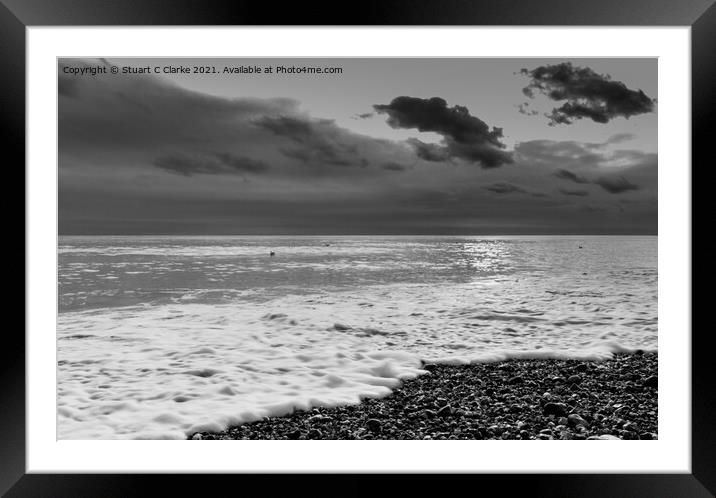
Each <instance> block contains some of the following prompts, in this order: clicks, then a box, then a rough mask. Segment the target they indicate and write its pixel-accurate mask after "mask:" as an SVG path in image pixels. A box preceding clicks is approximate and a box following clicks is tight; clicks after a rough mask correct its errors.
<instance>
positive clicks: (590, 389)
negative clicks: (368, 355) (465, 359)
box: [188, 351, 658, 440]
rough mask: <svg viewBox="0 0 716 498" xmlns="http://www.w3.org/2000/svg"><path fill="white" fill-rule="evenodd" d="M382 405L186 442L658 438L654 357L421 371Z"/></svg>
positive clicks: (290, 418)
mask: <svg viewBox="0 0 716 498" xmlns="http://www.w3.org/2000/svg"><path fill="white" fill-rule="evenodd" d="M423 368H424V369H425V370H427V371H428V373H427V374H424V375H421V376H419V377H417V378H415V379H410V380H406V381H403V383H402V384H401V386H399V387H397V388H396V389H394V390H393V392H392V393H391V394H389V395H388V396H386V397H383V398H372V399H365V400H363V401H362V402H361V403H359V404H356V405H348V406H339V407H332V408H325V407H319V408H313V409H311V410H308V411H297V412H294V413H292V414H290V415H286V416H283V417H267V418H264V419H262V420H259V421H255V422H251V423H246V424H243V425H239V426H235V427H230V428H228V429H227V430H225V431H222V432H218V433H209V432H197V433H194V434H191V435H189V437H188V439H195V440H199V439H201V440H206V439H208V440H212V439H256V440H263V439H268V440H276V439H278V440H281V439H283V440H286V439H294V440H296V439H300V440H314V439H334V440H344V439H389V440H401V439H411V440H415V439H466V440H469V439H473V440H474V439H522V440H537V439H542V440H550V439H578V440H579V439H657V437H658V435H657V429H658V415H657V406H658V403H657V401H658V395H657V384H658V380H657V372H658V353H644V352H642V351H637V352H635V353H619V354H615V355H614V357H613V358H611V359H607V360H603V361H591V360H571V359H570V360H557V359H510V360H506V361H499V362H494V363H473V364H470V365H443V364H426V365H424V367H423Z"/></svg>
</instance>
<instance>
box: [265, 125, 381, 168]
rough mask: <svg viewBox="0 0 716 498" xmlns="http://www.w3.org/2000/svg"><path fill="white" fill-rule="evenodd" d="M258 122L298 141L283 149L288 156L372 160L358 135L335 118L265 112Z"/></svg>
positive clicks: (321, 161)
mask: <svg viewBox="0 0 716 498" xmlns="http://www.w3.org/2000/svg"><path fill="white" fill-rule="evenodd" d="M254 124H256V125H257V126H259V127H262V128H265V129H267V130H270V131H271V132H273V133H274V134H276V135H279V136H281V137H285V138H287V139H289V140H290V141H292V142H294V143H295V144H296V145H295V146H293V147H289V148H281V149H280V151H281V153H282V154H283V155H285V156H286V157H290V158H293V159H298V160H300V161H303V162H305V163H309V162H310V163H312V164H313V165H332V166H360V167H365V166H367V165H368V160H367V159H366V158H365V157H364V156H363V155H362V154H361V153H360V152H359V150H358V145H357V143H356V140H355V139H356V138H357V137H356V136H351V134H350V133H347V132H345V131H344V130H341V129H340V128H338V127H337V126H336V125H335V122H334V121H333V120H332V119H316V118H309V117H304V116H264V117H261V118H259V119H257V120H255V121H254Z"/></svg>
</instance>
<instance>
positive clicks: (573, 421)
mask: <svg viewBox="0 0 716 498" xmlns="http://www.w3.org/2000/svg"><path fill="white" fill-rule="evenodd" d="M567 423H568V425H570V426H572V427H578V426H580V425H581V426H584V427H589V423H588V422H587V421H586V420H584V419H583V418H582V417H581V416H580V415H579V414H578V413H572V414H571V415H569V416H568V417H567Z"/></svg>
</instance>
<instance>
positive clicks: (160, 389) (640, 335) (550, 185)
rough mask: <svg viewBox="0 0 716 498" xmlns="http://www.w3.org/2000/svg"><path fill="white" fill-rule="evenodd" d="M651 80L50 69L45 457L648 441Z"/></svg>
mask: <svg viewBox="0 0 716 498" xmlns="http://www.w3.org/2000/svg"><path fill="white" fill-rule="evenodd" d="M97 55H102V53H99V54H97ZM658 68H659V59H658V58H657V57H643V58H634V57H608V58H607V57H584V58H553V57H549V58H536V57H440V58H430V57H342V58H328V57H316V58H302V57H286V58H280V57H252V58H248V57H245V58H219V57H203V58H183V57H165V58H149V57H131V58H130V57H97V58H63V57H59V58H57V131H58V133H57V140H58V150H57V159H58V162H57V235H58V236H57V318H56V324H57V329H56V361H57V364H56V373H57V385H56V410H57V413H56V420H57V427H56V430H57V439H59V440H163V439H178V440H187V441H198V440H304V441H305V440H376V439H382V440H535V441H537V440H639V441H643V440H657V439H659V430H658V429H659V412H658V402H659V399H658V387H659V377H658V365H659V357H658V344H657V342H658V341H657V339H658V323H659V316H658V254H657V252H658V251H657V249H658V227H659V223H658V221H659V217H658V147H657V145H658V144H657V138H658V136H657V131H658V107H659V104H658V98H659V95H658V90H659V85H658V81H657V80H658V78H657V75H658ZM50 69H51V71H54V67H51V68H50ZM664 95H666V93H665V94H664ZM48 119H50V118H48ZM665 120H666V119H665ZM666 159H668V158H666ZM666 159H665V160H666ZM666 162H668V161H666ZM49 166H50V165H48V167H49ZM48 171H49V170H48ZM53 180H54V178H53V177H52V175H50V174H48V178H47V181H48V182H49V181H53ZM50 248H52V245H50ZM52 249H53V250H54V248H52ZM53 332H54V331H53ZM684 333H686V331H684ZM667 349H668V348H666V349H664V351H666V350H667ZM53 367H54V365H53ZM185 444H187V445H197V444H198V445H202V444H203V443H194V442H187V443H185ZM287 444H288V443H287ZM537 444H539V443H537ZM585 444H587V443H585ZM595 444H596V443H595ZM619 444H621V445H622V446H624V445H625V444H624V443H617V445H619ZM640 444H644V443H640ZM646 444H648V443H646Z"/></svg>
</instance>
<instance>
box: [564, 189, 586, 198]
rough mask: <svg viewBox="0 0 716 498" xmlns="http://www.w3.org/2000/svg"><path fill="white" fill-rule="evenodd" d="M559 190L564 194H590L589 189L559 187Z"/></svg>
mask: <svg viewBox="0 0 716 498" xmlns="http://www.w3.org/2000/svg"><path fill="white" fill-rule="evenodd" d="M559 192H560V193H561V194H564V195H573V196H576V197H586V196H588V195H589V192H588V191H587V190H569V189H566V188H561V189H559Z"/></svg>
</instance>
